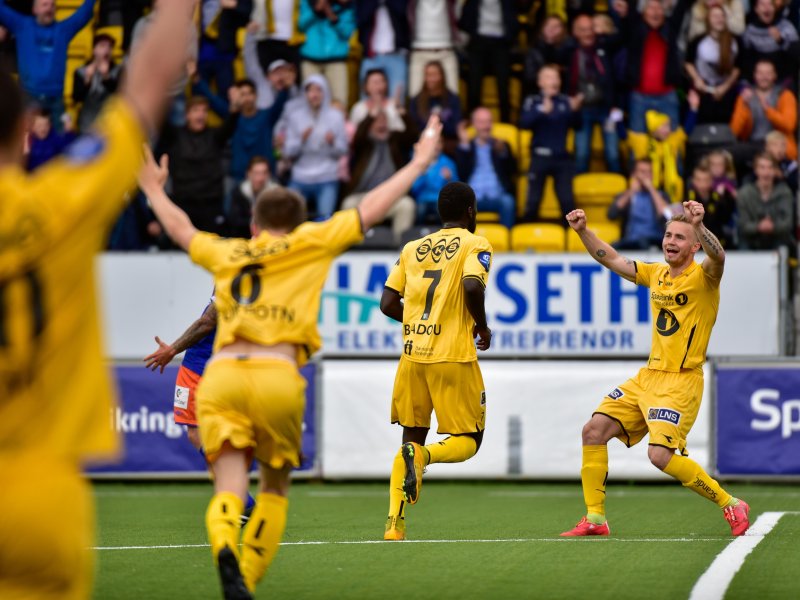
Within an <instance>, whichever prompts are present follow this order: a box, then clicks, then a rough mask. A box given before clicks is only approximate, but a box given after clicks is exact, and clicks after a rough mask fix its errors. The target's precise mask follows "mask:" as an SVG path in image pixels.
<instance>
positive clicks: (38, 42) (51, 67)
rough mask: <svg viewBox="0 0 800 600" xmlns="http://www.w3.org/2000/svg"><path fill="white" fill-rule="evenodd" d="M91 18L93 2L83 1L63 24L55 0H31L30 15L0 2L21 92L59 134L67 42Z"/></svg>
mask: <svg viewBox="0 0 800 600" xmlns="http://www.w3.org/2000/svg"><path fill="white" fill-rule="evenodd" d="M93 15H94V0H84V2H83V4H81V5H80V7H78V9H77V10H76V11H75V12H74V13H73V14H72V15H70V16H69V17H68V18H66V19H64V20H63V21H56V3H55V0H34V2H33V16H27V15H22V14H20V13H18V12H16V11H14V10H12V9H10V8H9V7H8V6H6V3H5V0H0V25H3V26H5V27H6V28H7V29H8V30H9V31H11V33H13V34H14V36H15V37H16V38H17V61H18V65H17V66H18V68H19V79H20V83H21V84H22V89H23V90H24V91H25V93H26V94H27V95H28V97H29V98H30V99H31V100H33V101H34V102H35V103H36V104H37V105H38V106H40V107H41V108H43V109H45V110H46V111H47V112H48V114H49V115H50V119H51V122H52V125H53V128H54V129H56V131H60V130H61V127H62V124H61V115H62V114H64V73H65V71H66V69H67V48H68V46H69V43H70V41H72V38H74V37H75V36H76V35H77V34H78V32H79V31H80V30H81V29H83V28H84V27H85V26H86V25H87V24H88V23H89V21H91V19H92V16H93Z"/></svg>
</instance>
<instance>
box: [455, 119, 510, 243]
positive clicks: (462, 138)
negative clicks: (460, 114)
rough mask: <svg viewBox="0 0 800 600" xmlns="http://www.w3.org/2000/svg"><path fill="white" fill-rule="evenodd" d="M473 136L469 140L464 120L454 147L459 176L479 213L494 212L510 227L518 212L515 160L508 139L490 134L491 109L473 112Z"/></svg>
mask: <svg viewBox="0 0 800 600" xmlns="http://www.w3.org/2000/svg"><path fill="white" fill-rule="evenodd" d="M472 128H473V129H474V130H475V138H474V139H470V137H469V134H468V133H467V128H466V126H465V124H464V123H461V124H460V125H459V129H458V138H459V144H458V148H457V149H456V165H457V167H458V177H459V179H460V180H461V181H464V182H466V183H468V184H469V186H470V187H471V188H472V189H473V191H474V192H475V198H476V199H477V209H478V211H479V212H482V211H483V212H496V213H498V214H499V215H500V222H501V223H502V224H503V225H505V226H506V227H508V228H509V229H510V228H511V227H513V226H514V221H515V218H516V213H517V201H516V197H517V193H516V186H515V178H516V174H517V161H516V160H515V159H514V155H513V154H512V153H511V148H510V147H509V145H508V143H507V142H504V141H503V140H498V139H497V138H494V137H492V111H490V110H489V109H488V108H485V107H478V108H476V109H475V110H474V111H472Z"/></svg>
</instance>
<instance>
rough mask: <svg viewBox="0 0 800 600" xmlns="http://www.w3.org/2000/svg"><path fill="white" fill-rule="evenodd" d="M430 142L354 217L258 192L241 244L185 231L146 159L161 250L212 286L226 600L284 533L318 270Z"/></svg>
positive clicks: (252, 581) (210, 385)
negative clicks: (249, 233) (166, 246)
mask: <svg viewBox="0 0 800 600" xmlns="http://www.w3.org/2000/svg"><path fill="white" fill-rule="evenodd" d="M440 136H441V124H440V123H439V120H438V118H437V117H432V118H431V120H430V121H429V122H428V125H427V128H426V129H425V131H424V133H423V135H422V137H421V138H420V140H419V142H418V143H417V145H416V147H415V151H414V157H413V158H412V159H411V162H409V163H408V164H407V165H406V166H405V167H403V168H402V169H400V170H399V171H398V172H397V173H395V174H394V175H393V176H392V177H391V178H390V179H388V180H387V181H386V182H384V183H383V184H381V185H380V186H378V187H376V188H375V189H374V190H372V191H371V192H370V193H369V194H367V196H366V197H365V198H364V201H363V202H362V203H361V204H360V205H359V206H358V208H356V209H351V210H345V211H341V212H338V213H336V214H334V215H333V216H332V217H331V218H330V219H329V220H327V221H324V222H321V223H311V222H306V208H305V201H304V200H303V198H302V197H301V196H299V195H298V194H296V193H295V192H292V191H290V190H287V189H284V188H278V189H271V190H267V191H264V192H262V193H261V195H260V196H259V197H258V199H257V200H256V203H255V206H254V209H253V228H254V237H253V239H250V240H245V239H228V240H226V239H222V238H220V237H219V236H217V235H214V234H210V233H204V232H200V231H198V230H197V229H195V227H194V226H193V225H192V223H191V221H190V220H189V218H188V217H187V215H186V213H184V212H183V211H182V210H181V209H180V208H178V207H177V206H175V204H173V203H172V201H171V200H170V199H169V198H168V197H167V195H166V194H165V193H164V189H163V184H164V181H165V180H166V176H167V168H166V167H167V164H166V157H164V158H162V162H161V165H160V166H158V165H156V164H155V162H154V160H153V158H152V156H151V155H149V151H148V164H147V165H146V167H145V168H144V169H143V170H142V173H141V175H140V187H141V188H142V190H143V191H144V192H145V194H146V195H147V197H148V199H149V200H150V203H151V205H152V208H153V210H154V211H155V213H156V216H157V217H158V219H159V221H160V222H161V223H162V225H163V226H164V229H165V230H166V232H167V233H168V234H169V236H170V237H171V238H172V240H173V241H174V242H175V243H176V244H177V245H178V246H180V247H181V248H185V249H186V250H188V252H189V256H190V258H191V259H192V260H193V261H194V262H196V263H197V264H199V265H200V266H202V267H204V268H205V269H207V270H208V271H210V272H211V273H212V274H213V275H214V282H215V288H216V292H215V306H216V308H217V321H218V323H217V337H216V340H215V342H214V356H213V357H212V359H211V361H210V362H209V364H208V367H207V368H206V371H205V374H204V376H203V378H202V380H201V382H200V385H199V387H198V389H197V418H198V424H199V428H200V438H201V440H202V443H203V448H205V451H206V456H207V458H208V460H209V461H210V462H211V464H212V468H213V471H214V490H215V494H214V497H213V498H212V499H211V502H210V503H209V506H208V510H207V512H206V527H207V529H208V536H209V541H210V542H211V552H212V555H213V557H214V560H215V562H216V564H217V568H218V570H219V575H220V579H221V582H222V588H223V593H224V595H225V597H226V598H251V597H252V593H253V592H254V591H255V587H256V584H257V583H258V581H259V580H260V579H261V578H262V577H263V575H264V573H265V572H266V570H267V568H268V566H269V564H270V563H271V561H272V559H273V558H274V556H275V553H276V552H277V550H278V544H279V542H280V539H281V537H282V535H283V530H284V528H285V526H286V513H287V508H288V499H287V493H288V488H289V473H290V470H291V469H292V467H297V466H299V464H300V435H301V425H302V418H303V410H304V405H305V395H304V391H305V380H304V379H303V378H302V376H301V375H300V373H299V371H298V368H299V366H301V365H302V364H304V363H305V362H306V361H307V360H308V358H309V357H310V356H311V355H312V354H313V353H315V352H316V351H317V350H319V349H320V346H321V339H320V336H319V332H318V331H317V316H318V313H319V305H320V298H321V293H322V286H323V285H324V283H325V279H326V278H327V274H328V269H329V267H330V265H331V263H332V262H333V260H334V258H336V256H338V255H339V254H341V253H342V252H344V251H345V250H346V249H347V248H348V247H350V246H351V245H352V244H354V243H357V242H358V241H360V240H361V239H362V238H363V232H364V231H366V230H367V229H369V228H371V227H373V226H374V225H376V224H377V223H380V222H381V221H382V220H383V219H384V217H385V216H386V214H387V212H388V211H389V209H390V208H391V207H392V206H393V204H394V203H395V202H396V201H397V200H399V199H400V198H401V197H402V196H403V195H404V194H406V193H407V192H408V190H409V188H410V187H411V185H412V183H413V182H414V180H415V179H416V178H417V177H418V176H419V175H421V174H422V173H423V172H424V171H425V169H426V168H427V167H428V165H429V164H430V162H431V161H432V160H433V158H434V156H435V153H436V146H437V144H438V142H439V138H440ZM253 457H255V459H256V460H257V461H258V462H259V464H260V468H261V482H260V491H259V494H258V497H257V500H256V507H255V509H254V511H253V514H252V516H251V518H250V521H249V522H248V524H247V525H246V527H245V529H244V532H243V534H242V536H241V537H242V550H241V554H240V552H239V538H240V524H239V515H240V514H241V513H242V510H243V499H244V497H245V493H246V491H247V485H248V465H249V464H250V461H251V460H252V458H253Z"/></svg>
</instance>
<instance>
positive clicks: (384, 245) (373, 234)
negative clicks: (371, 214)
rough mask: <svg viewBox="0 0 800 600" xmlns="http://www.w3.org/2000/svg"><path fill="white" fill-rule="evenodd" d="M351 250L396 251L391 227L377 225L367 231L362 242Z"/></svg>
mask: <svg viewBox="0 0 800 600" xmlns="http://www.w3.org/2000/svg"><path fill="white" fill-rule="evenodd" d="M351 250H397V242H395V241H394V234H393V233H392V229H391V227H386V226H383V225H379V226H377V227H373V228H372V229H369V230H367V232H366V233H365V234H364V241H362V242H361V243H360V244H358V245H357V246H353V247H352V248H351Z"/></svg>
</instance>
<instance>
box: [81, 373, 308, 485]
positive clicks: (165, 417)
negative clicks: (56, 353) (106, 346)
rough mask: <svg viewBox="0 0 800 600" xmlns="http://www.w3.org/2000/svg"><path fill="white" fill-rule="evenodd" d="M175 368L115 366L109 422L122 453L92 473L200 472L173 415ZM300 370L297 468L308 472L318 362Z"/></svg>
mask: <svg viewBox="0 0 800 600" xmlns="http://www.w3.org/2000/svg"><path fill="white" fill-rule="evenodd" d="M177 373H178V367H177V366H170V367H167V368H166V369H165V370H164V373H163V374H159V373H151V372H150V371H149V370H147V369H145V368H144V367H143V366H129V365H126V366H118V367H116V368H115V377H116V380H117V386H118V389H119V394H118V396H119V406H118V407H117V408H116V409H115V411H114V412H113V414H112V415H111V424H112V426H113V427H114V428H115V429H116V430H117V432H118V433H119V434H120V436H122V438H123V441H124V456H123V458H122V460H121V461H120V462H119V463H118V464H112V465H107V466H101V467H95V468H91V469H88V470H87V472H88V473H89V474H90V475H91V476H93V477H95V476H106V477H114V476H126V477H128V476H137V475H138V476H175V475H184V476H197V475H200V476H204V475H205V473H206V463H205V460H204V459H203V457H202V456H201V455H200V453H199V452H197V450H195V449H194V447H193V446H192V445H191V444H190V443H189V440H188V439H187V438H186V431H185V428H184V426H182V425H177V424H176V423H175V421H174V420H173V415H172V400H173V398H174V395H175V376H176V375H177ZM301 373H302V375H303V377H305V379H306V382H307V383H308V385H307V387H306V413H305V416H304V418H303V463H302V465H301V468H300V470H301V471H304V472H307V473H311V474H313V473H316V469H317V467H318V463H317V460H318V451H317V446H318V442H317V422H316V403H315V401H314V398H315V395H316V373H317V366H316V365H315V364H314V363H309V364H307V365H306V366H305V367H303V368H302V369H301Z"/></svg>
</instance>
